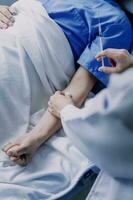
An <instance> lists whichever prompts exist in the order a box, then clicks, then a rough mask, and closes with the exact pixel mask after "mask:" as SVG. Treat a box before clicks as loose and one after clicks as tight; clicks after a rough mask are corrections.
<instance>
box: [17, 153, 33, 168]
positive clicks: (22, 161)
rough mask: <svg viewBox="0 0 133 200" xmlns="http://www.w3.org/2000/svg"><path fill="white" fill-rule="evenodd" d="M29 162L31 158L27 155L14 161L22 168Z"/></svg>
mask: <svg viewBox="0 0 133 200" xmlns="http://www.w3.org/2000/svg"><path fill="white" fill-rule="evenodd" d="M30 160H31V157H30V156H29V155H22V156H20V157H19V159H18V160H16V161H15V163H16V164H18V165H20V166H22V167H24V166H26V165H27V164H28V163H29V162H30Z"/></svg>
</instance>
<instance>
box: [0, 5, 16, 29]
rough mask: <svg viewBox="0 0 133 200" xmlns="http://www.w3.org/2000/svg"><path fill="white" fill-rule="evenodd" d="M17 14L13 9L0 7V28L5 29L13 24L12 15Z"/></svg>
mask: <svg viewBox="0 0 133 200" xmlns="http://www.w3.org/2000/svg"><path fill="white" fill-rule="evenodd" d="M15 14H17V13H16V11H15V9H14V8H10V7H8V6H0V28H1V29H6V28H8V27H9V26H12V25H13V23H14V22H15V20H14V17H13V16H14V15H15Z"/></svg>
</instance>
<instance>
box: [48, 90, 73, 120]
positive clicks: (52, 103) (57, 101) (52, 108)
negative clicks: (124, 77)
mask: <svg viewBox="0 0 133 200" xmlns="http://www.w3.org/2000/svg"><path fill="white" fill-rule="evenodd" d="M67 105H74V102H73V100H72V96H71V95H70V94H68V93H64V92H60V91H57V92H56V93H55V94H54V95H53V96H51V97H50V100H49V102H48V106H49V107H48V111H49V112H50V113H51V114H52V115H53V116H55V117H57V118H60V112H61V110H62V109H63V108H65V107H66V106H67Z"/></svg>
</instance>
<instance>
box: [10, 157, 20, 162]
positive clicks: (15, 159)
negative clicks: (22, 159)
mask: <svg viewBox="0 0 133 200" xmlns="http://www.w3.org/2000/svg"><path fill="white" fill-rule="evenodd" d="M10 160H11V161H13V162H16V161H17V160H19V157H15V156H14V157H13V156H12V157H10Z"/></svg>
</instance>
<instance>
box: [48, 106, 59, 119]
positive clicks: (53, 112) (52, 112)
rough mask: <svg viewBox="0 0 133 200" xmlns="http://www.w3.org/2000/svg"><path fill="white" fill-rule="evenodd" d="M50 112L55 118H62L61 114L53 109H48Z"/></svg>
mask: <svg viewBox="0 0 133 200" xmlns="http://www.w3.org/2000/svg"><path fill="white" fill-rule="evenodd" d="M48 112H49V113H50V114H51V115H53V116H54V117H55V118H57V119H59V118H60V114H59V113H58V112H57V111H56V110H55V109H53V108H51V107H48Z"/></svg>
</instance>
